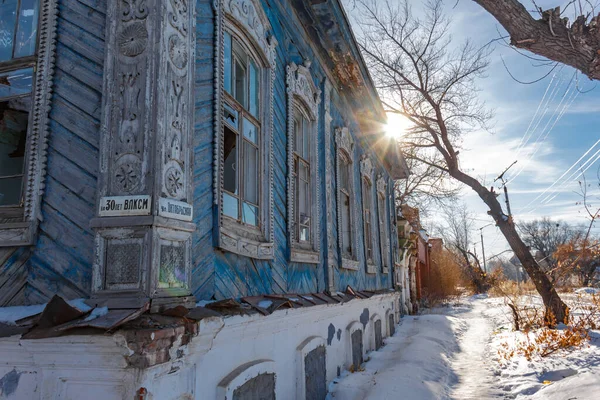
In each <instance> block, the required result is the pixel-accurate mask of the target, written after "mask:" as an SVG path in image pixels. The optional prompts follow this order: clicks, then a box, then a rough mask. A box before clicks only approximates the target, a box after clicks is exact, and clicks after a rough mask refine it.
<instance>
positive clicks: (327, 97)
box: [323, 79, 338, 292]
mask: <svg viewBox="0 0 600 400" xmlns="http://www.w3.org/2000/svg"><path fill="white" fill-rule="evenodd" d="M324 86H325V93H324V101H323V108H324V110H325V118H324V122H325V128H324V131H325V213H326V218H327V220H326V222H325V224H326V226H327V250H326V253H325V257H327V273H328V289H329V291H331V292H334V291H335V289H336V283H335V268H336V266H337V265H338V261H337V251H336V241H335V237H334V232H333V221H334V218H335V217H334V210H336V196H335V194H334V188H335V186H334V179H335V160H334V158H333V157H332V154H333V151H334V146H333V141H332V140H331V139H332V138H331V121H332V120H333V118H332V117H331V90H332V86H331V83H330V82H329V80H328V79H325V84H324ZM335 213H336V215H337V211H335Z"/></svg>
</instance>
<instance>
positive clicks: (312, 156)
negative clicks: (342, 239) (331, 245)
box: [286, 61, 321, 263]
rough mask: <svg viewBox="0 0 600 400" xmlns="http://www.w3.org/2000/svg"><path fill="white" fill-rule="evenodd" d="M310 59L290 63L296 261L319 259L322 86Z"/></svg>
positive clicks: (291, 226)
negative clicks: (319, 147)
mask: <svg viewBox="0 0 600 400" xmlns="http://www.w3.org/2000/svg"><path fill="white" fill-rule="evenodd" d="M309 67H310V61H306V62H305V63H304V65H296V64H294V63H291V64H290V65H288V66H287V79H286V80H287V96H288V132H287V138H288V171H289V174H288V234H289V238H290V247H291V252H290V258H291V261H293V262H304V263H319V261H320V236H319V233H320V229H319V220H320V218H319V210H320V207H319V201H320V195H319V192H318V190H319V186H320V183H319V174H318V171H319V158H318V142H317V139H318V124H319V105H320V102H321V90H320V89H319V88H317V86H316V85H315V84H314V82H313V79H312V77H311V74H310V70H309Z"/></svg>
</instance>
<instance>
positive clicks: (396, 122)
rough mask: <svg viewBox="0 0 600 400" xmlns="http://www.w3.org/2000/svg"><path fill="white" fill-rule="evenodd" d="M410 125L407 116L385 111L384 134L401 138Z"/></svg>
mask: <svg viewBox="0 0 600 400" xmlns="http://www.w3.org/2000/svg"><path fill="white" fill-rule="evenodd" d="M411 126H412V123H411V122H410V120H409V119H408V118H406V117H405V116H403V115H400V114H396V113H391V112H389V113H387V125H386V126H385V134H386V135H387V136H388V137H391V138H394V139H401V138H402V137H403V136H404V134H405V133H406V131H407V130H408V129H409V128H410V127H411Z"/></svg>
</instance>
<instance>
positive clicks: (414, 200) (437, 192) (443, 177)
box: [395, 145, 461, 216]
mask: <svg viewBox="0 0 600 400" xmlns="http://www.w3.org/2000/svg"><path fill="white" fill-rule="evenodd" d="M402 147H403V149H402V152H403V154H404V156H405V158H406V163H407V165H408V168H409V170H410V175H409V176H408V178H407V179H401V180H398V181H396V182H395V190H396V196H395V198H396V202H397V206H400V205H402V204H407V205H409V206H411V207H416V208H418V209H419V211H420V214H421V216H427V215H429V212H430V211H431V209H432V208H436V207H440V206H442V205H443V204H446V203H449V202H452V201H455V200H456V198H457V196H458V194H459V192H460V190H461V188H460V187H459V186H458V185H456V184H455V183H454V182H452V181H450V180H449V179H448V176H447V174H446V173H445V172H444V171H442V170H440V169H439V168H436V167H434V166H432V165H428V164H425V163H423V162H421V161H419V158H420V157H423V155H420V154H419V149H418V148H415V147H411V146H405V145H402Z"/></svg>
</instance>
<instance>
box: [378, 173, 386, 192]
mask: <svg viewBox="0 0 600 400" xmlns="http://www.w3.org/2000/svg"><path fill="white" fill-rule="evenodd" d="M386 189H387V181H386V179H385V177H384V176H383V175H382V174H379V175H378V176H377V193H381V194H382V195H384V196H385V190H386Z"/></svg>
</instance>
